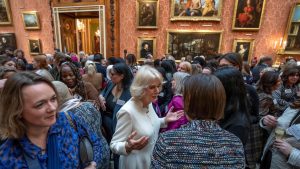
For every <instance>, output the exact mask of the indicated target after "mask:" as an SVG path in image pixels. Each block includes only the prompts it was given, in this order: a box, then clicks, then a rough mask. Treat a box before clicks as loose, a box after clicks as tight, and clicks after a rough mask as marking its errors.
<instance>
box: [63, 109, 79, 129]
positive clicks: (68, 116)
mask: <svg viewBox="0 0 300 169" xmlns="http://www.w3.org/2000/svg"><path fill="white" fill-rule="evenodd" d="M64 113H65V115H66V117H67V119H68V121H69V123H70V125H71V127H73V129H75V130H76V131H77V127H76V125H75V124H74V122H73V119H72V117H71V116H70V115H69V113H68V112H64Z"/></svg>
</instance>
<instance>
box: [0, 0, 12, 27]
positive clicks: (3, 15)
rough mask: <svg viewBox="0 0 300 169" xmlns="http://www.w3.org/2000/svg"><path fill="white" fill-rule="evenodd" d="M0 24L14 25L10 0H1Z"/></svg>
mask: <svg viewBox="0 0 300 169" xmlns="http://www.w3.org/2000/svg"><path fill="white" fill-rule="evenodd" d="M0 11H1V12H0V25H12V18H11V10H10V5H9V0H0Z"/></svg>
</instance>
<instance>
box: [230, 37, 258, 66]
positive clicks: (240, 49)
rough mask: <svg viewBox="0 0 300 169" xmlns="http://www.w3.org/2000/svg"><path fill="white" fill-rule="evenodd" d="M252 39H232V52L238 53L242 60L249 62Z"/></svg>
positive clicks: (252, 45) (251, 52)
mask: <svg viewBox="0 0 300 169" xmlns="http://www.w3.org/2000/svg"><path fill="white" fill-rule="evenodd" d="M253 47H254V39H234V41H233V47H232V52H235V53H239V54H240V55H241V56H242V58H243V61H244V62H248V63H251V59H252V54H253Z"/></svg>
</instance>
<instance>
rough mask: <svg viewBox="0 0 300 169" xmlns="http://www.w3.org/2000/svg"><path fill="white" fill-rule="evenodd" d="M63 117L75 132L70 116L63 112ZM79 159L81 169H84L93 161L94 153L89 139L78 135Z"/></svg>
mask: <svg viewBox="0 0 300 169" xmlns="http://www.w3.org/2000/svg"><path fill="white" fill-rule="evenodd" d="M65 115H66V117H67V119H68V121H69V123H70V125H71V126H72V127H73V128H74V129H75V130H76V131H78V130H77V127H76V125H75V124H74V122H73V120H72V118H71V116H70V115H69V113H68V112H65ZM79 158H80V163H81V165H82V166H83V167H86V166H88V165H89V163H90V162H92V161H93V160H94V151H93V145H92V143H91V141H90V139H89V138H88V137H87V136H80V135H79Z"/></svg>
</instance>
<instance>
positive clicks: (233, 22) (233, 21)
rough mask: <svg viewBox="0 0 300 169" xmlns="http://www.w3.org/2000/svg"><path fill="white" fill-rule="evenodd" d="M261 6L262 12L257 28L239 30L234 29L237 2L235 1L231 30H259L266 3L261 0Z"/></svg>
mask: <svg viewBox="0 0 300 169" xmlns="http://www.w3.org/2000/svg"><path fill="white" fill-rule="evenodd" d="M263 1H264V2H263V6H262V12H261V16H260V19H259V24H258V28H240V27H235V23H236V13H237V7H238V3H239V0H235V5H234V12H233V17H232V30H240V31H243V30H248V31H258V30H259V29H260V26H261V23H262V20H263V19H262V18H263V16H264V13H265V6H266V1H267V0H263Z"/></svg>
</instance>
